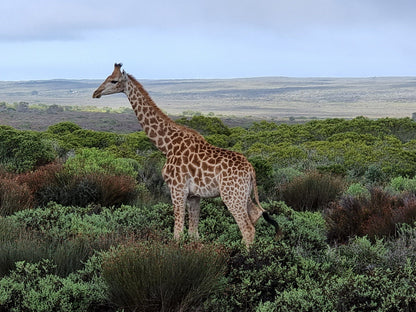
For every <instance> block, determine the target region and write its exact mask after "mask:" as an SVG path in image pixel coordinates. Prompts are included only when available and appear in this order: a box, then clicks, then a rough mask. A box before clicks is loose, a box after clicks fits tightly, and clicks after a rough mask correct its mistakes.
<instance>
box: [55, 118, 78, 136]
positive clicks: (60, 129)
mask: <svg viewBox="0 0 416 312" xmlns="http://www.w3.org/2000/svg"><path fill="white" fill-rule="evenodd" d="M81 129H82V128H81V127H80V126H78V125H77V124H75V123H73V122H70V121H63V122H59V123H57V124H55V125H52V126H49V127H48V130H47V132H49V133H52V134H54V135H58V136H63V135H66V134H69V133H72V132H74V131H76V130H81Z"/></svg>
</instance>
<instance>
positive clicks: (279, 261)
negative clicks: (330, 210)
mask: <svg viewBox="0 0 416 312" xmlns="http://www.w3.org/2000/svg"><path fill="white" fill-rule="evenodd" d="M263 206H264V208H265V209H267V211H269V212H270V214H273V217H274V218H276V220H277V222H278V223H279V225H280V226H281V229H282V232H283V235H282V237H281V238H280V240H279V239H277V238H276V237H275V236H274V235H273V232H274V230H273V229H272V228H271V227H270V226H269V225H268V224H267V223H266V222H265V221H263V220H259V222H258V224H257V225H256V239H255V242H254V244H253V246H252V247H251V248H250V250H249V251H247V250H246V249H245V247H244V246H241V245H234V246H232V245H229V246H230V247H229V248H230V256H229V260H228V262H227V270H226V275H225V277H226V283H227V285H228V287H227V288H226V289H225V290H224V292H223V293H221V294H219V295H218V296H216V297H215V298H213V299H212V300H209V301H208V302H206V310H207V311H221V312H222V311H256V309H257V308H258V307H259V306H261V303H262V302H268V301H270V302H274V301H275V298H276V295H277V294H279V293H280V292H283V291H284V290H285V289H287V288H289V287H293V288H301V287H303V285H304V282H306V281H308V280H309V281H310V280H315V279H316V280H320V279H324V278H325V276H327V273H326V270H327V265H326V264H325V263H324V262H323V261H321V260H320V258H321V257H322V258H325V254H326V250H327V248H328V246H327V244H326V230H325V221H324V219H323V218H322V216H321V214H320V213H317V212H297V211H294V210H293V209H291V208H289V207H287V206H286V205H285V204H284V203H271V204H268V205H267V204H265V205H263ZM279 308H282V307H281V306H279ZM264 311H267V310H264ZM277 311H279V310H277ZM293 311H296V310H293Z"/></svg>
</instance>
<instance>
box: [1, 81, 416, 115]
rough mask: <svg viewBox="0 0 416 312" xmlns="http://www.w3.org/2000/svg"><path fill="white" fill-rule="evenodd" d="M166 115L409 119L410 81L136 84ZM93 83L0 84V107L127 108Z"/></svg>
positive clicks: (415, 95) (414, 100) (415, 106)
mask: <svg viewBox="0 0 416 312" xmlns="http://www.w3.org/2000/svg"><path fill="white" fill-rule="evenodd" d="M139 80H140V81H142V83H143V85H144V87H145V88H146V89H147V90H148V91H149V93H150V94H151V96H152V97H153V99H154V100H155V102H156V103H157V104H158V105H159V106H160V107H161V108H162V109H163V110H165V111H166V112H167V113H168V114H170V115H181V114H183V112H189V111H194V112H195V111H197V112H201V113H204V114H209V113H213V114H215V115H217V116H218V115H222V116H237V117H242V116H244V117H251V118H254V119H277V120H278V119H285V118H289V117H292V118H293V117H295V118H308V119H310V118H335V117H340V118H353V117H356V116H360V115H362V116H366V117H369V118H380V117H410V116H411V115H412V113H413V112H415V111H416V77H374V78H288V77H265V78H246V79H201V80H198V79H193V80H178V79H176V80H141V79H139ZM100 83H101V81H99V80H46V81H22V82H0V102H6V103H18V102H22V101H23V102H27V103H29V105H32V104H39V103H42V104H46V105H54V104H56V105H62V106H100V107H110V108H113V109H114V108H119V107H129V103H128V101H127V99H126V98H125V97H124V95H114V96H110V97H104V98H102V99H100V101H97V100H93V99H92V98H91V95H92V92H93V90H94V89H95V88H96V87H97V86H98V85H99V84H100Z"/></svg>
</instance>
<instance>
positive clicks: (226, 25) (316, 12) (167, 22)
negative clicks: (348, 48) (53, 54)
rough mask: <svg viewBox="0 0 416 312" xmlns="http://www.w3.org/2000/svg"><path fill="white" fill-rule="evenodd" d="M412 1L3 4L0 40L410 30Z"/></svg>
mask: <svg viewBox="0 0 416 312" xmlns="http://www.w3.org/2000/svg"><path fill="white" fill-rule="evenodd" d="M415 7H416V2H413V1H410V0H396V1H389V0H350V1H345V0H315V1H311V0H292V1H282V0H279V1H276V0H229V1H224V0H210V1H206V0H177V1H168V0H152V1H148V0H147V1H143V0H140V1H137V0H124V1H118V2H114V1H106V0H103V1H97V0H74V1H54V0H39V1H31V0H15V1H2V3H1V4H0V11H1V12H3V14H5V16H6V19H7V20H6V22H3V25H2V27H1V28H0V40H71V39H79V38H83V37H84V36H86V35H87V34H88V33H89V32H93V31H97V30H110V29H111V30H114V29H115V30H117V29H120V30H122V29H123V28H138V29H147V28H148V29H152V30H159V31H198V32H202V33H207V32H208V33H209V32H214V33H217V32H221V31H230V30H235V29H237V30H238V29H241V28H258V29H261V30H266V31H269V32H273V33H274V32H276V33H281V32H288V31H290V32H300V33H302V31H303V30H305V29H314V28H318V29H319V28H333V29H336V28H338V27H339V28H349V27H352V28H354V27H355V28H360V27H372V26H377V25H383V24H386V23H397V24H399V25H402V26H403V27H407V26H414V25H415V24H416V23H415V19H414V12H415Z"/></svg>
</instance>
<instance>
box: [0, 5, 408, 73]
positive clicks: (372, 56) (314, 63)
mask: <svg viewBox="0 0 416 312" xmlns="http://www.w3.org/2000/svg"><path fill="white" fill-rule="evenodd" d="M0 12H1V15H2V19H1V27H0V51H1V52H0V53H1V58H0V80H31V79H51V78H99V79H103V78H105V77H106V76H107V75H108V74H110V73H111V71H112V67H113V64H114V62H116V61H117V62H123V63H124V68H125V69H126V71H127V72H129V73H131V74H133V75H134V76H136V77H137V78H145V79H159V78H231V77H258V76H292V77H318V76H329V77H371V76H416V35H415V34H416V1H414V0H286V1H281V0H206V1H202V0H171V1H168V0H146V1H143V0H118V1H114V0H112V1H106V0H100V1H98V0H71V1H63V0H62V1H60V0H36V1H33V0H13V1H1V2H0Z"/></svg>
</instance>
